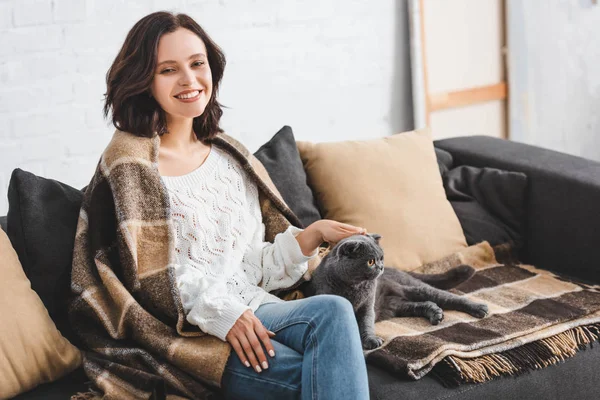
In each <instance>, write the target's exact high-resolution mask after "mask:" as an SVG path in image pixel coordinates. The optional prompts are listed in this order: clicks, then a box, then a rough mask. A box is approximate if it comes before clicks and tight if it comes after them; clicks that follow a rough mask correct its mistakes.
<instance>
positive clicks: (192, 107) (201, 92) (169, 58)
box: [150, 28, 212, 120]
mask: <svg viewBox="0 0 600 400" xmlns="http://www.w3.org/2000/svg"><path fill="white" fill-rule="evenodd" d="M150 90H151V92H152V96H154V98H155V99H156V101H157V102H158V104H160V106H161V108H162V109H163V110H165V112H166V113H167V119H168V120H169V119H171V120H173V119H179V118H194V117H197V116H199V115H202V113H203V112H204V109H205V108H206V105H207V104H208V101H209V100H210V96H211V95H212V74H211V72H210V66H209V65H208V58H207V54H206V46H205V45H204V42H203V41H202V39H200V38H199V37H198V36H197V35H196V34H195V33H193V32H192V31H190V30H188V29H184V28H179V29H177V30H176V31H174V32H171V33H167V34H165V35H163V36H162V37H161V38H160V40H159V42H158V60H157V66H156V71H155V73H154V79H153V80H152V86H151V88H150ZM190 90H193V91H194V92H191V93H188V94H187V95H186V96H185V97H189V96H190V95H191V96H193V98H191V99H179V98H178V97H176V96H177V95H179V94H180V93H181V92H184V91H190Z"/></svg>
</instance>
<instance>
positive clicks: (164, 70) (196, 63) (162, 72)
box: [160, 61, 204, 74]
mask: <svg viewBox="0 0 600 400" xmlns="http://www.w3.org/2000/svg"><path fill="white" fill-rule="evenodd" d="M202 65H204V61H196V62H195V63H193V64H192V66H197V67H200V66H202ZM171 71H175V70H174V69H173V68H167V69H163V70H162V71H161V72H160V73H161V74H164V73H166V72H171Z"/></svg>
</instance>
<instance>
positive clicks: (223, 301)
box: [161, 144, 318, 341]
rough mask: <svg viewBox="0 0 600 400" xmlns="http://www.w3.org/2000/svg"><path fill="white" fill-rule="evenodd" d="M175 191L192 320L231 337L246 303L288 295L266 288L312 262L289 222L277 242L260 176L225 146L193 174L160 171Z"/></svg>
mask: <svg viewBox="0 0 600 400" xmlns="http://www.w3.org/2000/svg"><path fill="white" fill-rule="evenodd" d="M161 178H162V180H163V182H164V184H165V186H166V188H167V190H168V191H169V198H170V206H171V217H172V220H173V223H174V227H175V232H176V237H175V249H176V256H177V264H176V267H175V271H176V283H177V286H178V288H179V293H180V295H181V302H182V304H183V308H184V311H185V313H186V316H187V320H188V321H189V322H190V323H191V324H194V325H197V326H198V327H199V328H200V329H201V330H202V331H204V332H206V333H209V334H211V335H214V336H216V337H218V338H219V339H221V340H223V341H225V336H226V335H227V333H228V332H229V330H230V329H231V327H232V326H233V324H234V323H235V321H236V320H237V319H238V318H239V317H240V315H241V314H242V313H243V312H244V311H246V310H248V309H252V310H253V311H256V309H257V308H258V307H259V306H260V305H261V304H264V303H271V302H282V301H283V300H281V299H280V298H278V297H276V296H274V295H272V294H270V293H267V292H270V291H272V290H275V289H280V288H285V287H289V286H291V285H292V284H294V283H295V282H297V281H298V279H300V277H301V276H302V275H303V274H304V273H305V272H306V270H307V269H308V263H307V261H308V260H309V259H310V258H312V257H314V256H316V254H317V253H318V250H315V251H314V252H313V253H312V254H311V255H310V256H305V255H304V254H303V253H302V250H301V249H300V245H299V244H298V241H297V240H296V239H295V236H297V235H298V234H299V233H300V232H302V229H299V228H296V227H294V226H290V227H289V228H288V229H287V230H286V231H285V232H282V233H279V234H278V235H277V236H276V237H275V240H274V243H269V242H265V226H264V224H263V223H262V215H261V211H260V205H259V200H258V188H257V186H256V183H255V182H254V181H253V180H252V179H251V178H250V177H249V176H248V175H247V173H246V172H245V171H244V170H243V169H242V168H241V166H240V164H239V163H238V161H237V160H236V159H235V158H234V157H233V156H232V155H230V154H229V153H227V152H226V151H224V150H222V149H220V148H218V147H217V146H216V145H214V144H213V145H212V146H211V150H210V153H209V155H208V157H207V158H206V160H205V161H204V163H203V164H202V165H201V166H200V167H199V168H198V169H196V170H194V171H192V172H191V173H189V174H186V175H182V176H175V177H168V176H162V177H161Z"/></svg>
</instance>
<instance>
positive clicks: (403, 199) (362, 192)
mask: <svg viewBox="0 0 600 400" xmlns="http://www.w3.org/2000/svg"><path fill="white" fill-rule="evenodd" d="M297 145H298V150H299V152H300V157H301V158H302V162H303V164H304V169H305V170H306V173H307V177H308V183H309V185H310V186H311V187H312V189H313V191H314V194H315V196H316V197H317V200H318V202H319V203H320V204H319V205H320V207H321V210H322V212H323V213H324V215H323V218H326V219H332V220H336V221H340V222H345V223H348V224H352V225H356V226H361V227H364V228H366V229H367V230H368V231H369V232H370V233H379V234H380V235H382V239H381V241H380V244H381V245H382V247H383V249H384V251H385V265H386V266H391V267H396V268H399V269H402V270H412V269H414V268H416V267H418V266H420V265H422V264H424V263H427V262H431V261H435V260H437V259H439V258H441V257H445V256H447V255H449V254H452V253H455V252H457V251H459V250H461V249H463V248H465V247H467V243H466V240H465V236H464V233H463V231H462V228H461V226H460V222H459V221H458V218H457V216H456V214H455V213H454V210H453V209H452V206H451V205H450V202H449V201H448V200H447V199H446V194H445V191H444V187H443V183H442V178H441V176H440V172H439V169H438V165H437V161H436V157H435V151H434V148H433V142H432V139H431V134H430V132H429V130H418V131H412V132H406V133H401V134H396V135H392V136H387V137H382V138H378V139H371V140H360V141H359V140H350V141H344V142H329V143H327V142H325V143H311V142H304V141H298V142H297Z"/></svg>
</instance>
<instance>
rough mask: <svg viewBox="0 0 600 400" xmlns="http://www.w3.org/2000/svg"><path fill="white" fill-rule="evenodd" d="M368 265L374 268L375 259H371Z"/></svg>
mask: <svg viewBox="0 0 600 400" xmlns="http://www.w3.org/2000/svg"><path fill="white" fill-rule="evenodd" d="M367 264H369V267H372V266H373V264H375V259H374V258H371V259H370V260H369V261H368V263H367Z"/></svg>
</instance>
